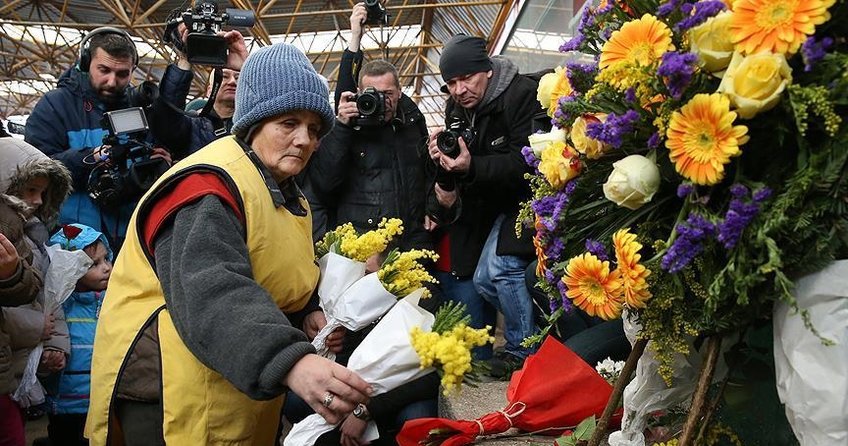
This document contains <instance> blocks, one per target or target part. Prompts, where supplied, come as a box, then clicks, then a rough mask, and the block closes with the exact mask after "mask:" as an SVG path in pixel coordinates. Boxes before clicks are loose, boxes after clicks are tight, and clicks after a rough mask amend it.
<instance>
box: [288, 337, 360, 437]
mask: <svg viewBox="0 0 848 446" xmlns="http://www.w3.org/2000/svg"><path fill="white" fill-rule="evenodd" d="M283 384H284V385H285V386H287V387H288V388H289V389H291V390H292V391H293V392H294V393H296V394H297V395H298V396H300V397H301V398H303V400H304V401H306V403H307V404H309V407H311V408H312V409H313V410H314V411H315V413H317V414H318V415H321V416H322V417H324V419H325V420H327V422H328V423H330V424H333V425H335V424H338V423H339V422H340V421H342V420H343V419H344V417H345V416H347V414H349V413H351V412H352V411H353V408H354V407H356V405H357V404H359V403H365V402H367V401H368V398H369V396H370V395H371V392H372V388H371V386H370V385H369V384H368V383H367V382H365V381H364V380H363V379H362V378H360V377H359V375H357V374H356V373H353V371H351V370H350V369H347V368H345V367H343V366H341V365H339V364H336V363H335V362H333V361H330V360H329V359H327V358H322V357H320V356H318V355H315V354H309V355H306V356H304V357H303V358H301V359H300V361H298V362H296V363H295V365H294V367H292V368H291V370H289V373H288V375H286V377H285V379H283Z"/></svg>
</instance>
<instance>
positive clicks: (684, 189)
mask: <svg viewBox="0 0 848 446" xmlns="http://www.w3.org/2000/svg"><path fill="white" fill-rule="evenodd" d="M694 191H695V185H694V184H692V183H680V186H677V196H678V197H679V198H686V197H688V196H689V195H691V194H692V192H694Z"/></svg>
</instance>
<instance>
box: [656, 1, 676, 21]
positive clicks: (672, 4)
mask: <svg viewBox="0 0 848 446" xmlns="http://www.w3.org/2000/svg"><path fill="white" fill-rule="evenodd" d="M681 1H682V0H669V1H667V2H665V3H663V4H661V5H660V7H659V8H657V16H658V17H668V16H669V15H671V13H672V12H674V10H675V9H677V7H678V6H680V2H681Z"/></svg>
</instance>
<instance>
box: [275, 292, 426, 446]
mask: <svg viewBox="0 0 848 446" xmlns="http://www.w3.org/2000/svg"><path fill="white" fill-rule="evenodd" d="M422 295H423V289H421V290H418V291H415V292H413V293H411V294H410V295H409V296H407V297H405V298H403V299H401V300H399V301H398V302H397V304H396V305H395V306H393V307H392V309H391V310H389V312H388V313H386V315H385V316H384V317H383V319H382V320H380V322H379V323H378V324H377V325H376V326H375V327H374V329H373V330H371V333H368V336H366V337H365V339H364V340H363V341H362V343H361V344H359V346H358V347H357V348H356V350H354V351H353V353H352V354H351V356H350V360H349V361H348V365H347V367H348V368H349V369H350V370H352V371H354V372H356V373H357V374H358V375H359V376H360V377H361V378H362V379H364V380H365V381H367V382H368V383H369V384H371V386H372V387H373V388H374V395H379V394H382V393H385V392H388V391H389V390H392V389H394V388H396V387H398V386H400V385H401V384H405V383H408V382H410V381H412V380H415V379H418V378H420V377H422V376H424V375H426V374H428V373H431V372H432V371H433V369H432V368H426V369H422V368H421V360H420V359H419V357H418V354H417V353H416V352H415V349H414V348H412V344H411V343H410V339H409V332H410V331H411V330H412V328H413V327H420V328H421V330H423V331H430V330H431V328H432V327H433V321H434V319H435V318H434V316H433V315H432V314H430V313H429V312H427V311H426V310H424V309H422V308H421V307H419V306H418V301H419V299H420V298H421V296H422ZM372 423H373V422H372ZM334 427H335V425H333V424H329V423H327V422H326V421H325V420H324V418H323V417H322V416H321V415H318V414H313V415H310V416H308V417H306V418H305V419H303V421H301V422H299V423H297V424H295V425H294V426H293V427H292V430H291V432H289V434H288V435H287V436H286V438H285V440H284V441H283V445H284V446H311V445H313V444H315V441H316V440H318V437H320V436H321V435H322V434H324V433H326V432H329V431H331V430H333V428H334ZM368 433H371V434H376V429H375V426H373V424H372V425H371V426H370V427H369V429H368V430H367V431H366V434H368ZM376 438H378V437H376V436H373V435H372V436H370V437H369V436H366V437H365V438H363V439H362V440H363V441H371V440H374V439H376Z"/></svg>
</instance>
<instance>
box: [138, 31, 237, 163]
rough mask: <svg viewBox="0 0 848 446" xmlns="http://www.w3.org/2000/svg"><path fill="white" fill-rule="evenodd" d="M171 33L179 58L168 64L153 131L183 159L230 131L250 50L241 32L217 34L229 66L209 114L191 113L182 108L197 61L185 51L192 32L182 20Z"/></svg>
mask: <svg viewBox="0 0 848 446" xmlns="http://www.w3.org/2000/svg"><path fill="white" fill-rule="evenodd" d="M172 33H174V34H171V37H169V38H168V39H167V40H170V41H172V42H176V43H175V44H174V48H175V50H176V51H177V54H178V59H177V63H176V64H170V65H168V68H167V69H166V70H165V74H164V75H163V76H162V81H161V82H160V84H159V99H158V100H157V101H156V104H155V107H154V113H153V114H152V118H151V130H152V132H153V134H154V135H155V136H156V138H157V139H158V140H159V141H162V142H163V143H164V144H165V145H166V146H167V147H168V149H170V150H171V152H172V153H173V155H174V157H175V158H178V159H180V158H185V157H186V156H188V155H190V154H192V153H194V152H196V151H198V150H200V149H201V148H202V147H204V146H206V145H208V144H209V143H211V142H212V141H214V140H216V139H218V138H221V137H223V136H227V135H229V134H230V130H231V129H232V126H233V112H234V111H235V98H236V83H237V81H238V77H239V72H240V71H241V66H242V64H243V63H244V60H245V59H246V58H247V54H248V51H247V47H246V46H245V43H244V37H243V36H242V34H241V33H240V32H239V31H236V30H232V31H227V32H218V33H217V35H218V36H220V37H221V38H222V39H224V41H225V42H226V45H227V52H226V65H225V67H224V68H222V70H221V71H222V81H221V85H220V88H219V90H218V91H217V94H216V95H215V98H214V102H213V106H212V109H211V110H209V113H208V114H205V115H197V116H189V115H186V114H185V113H182V112H181V109H182V108H183V107H184V106H185V102H186V96H188V92H189V89H190V88H191V82H192V80H193V79H194V71H193V68H194V64H192V62H190V59H191V57H189V55H188V54H187V53H186V52H185V50H186V48H187V40H188V36H189V34H190V32H189V29H188V27H187V26H185V24H183V23H180V24H179V25H178V26H177V27H175V28H174V30H173V31H172ZM213 78H214V72H213V75H210V77H209V85H208V87H207V90H206V94H207V96H209V95H210V94H211V92H212V87H213V83H214V79H213Z"/></svg>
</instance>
